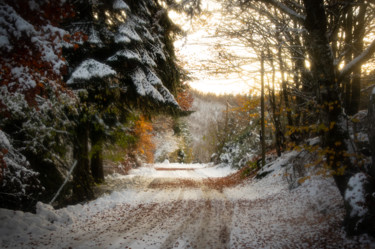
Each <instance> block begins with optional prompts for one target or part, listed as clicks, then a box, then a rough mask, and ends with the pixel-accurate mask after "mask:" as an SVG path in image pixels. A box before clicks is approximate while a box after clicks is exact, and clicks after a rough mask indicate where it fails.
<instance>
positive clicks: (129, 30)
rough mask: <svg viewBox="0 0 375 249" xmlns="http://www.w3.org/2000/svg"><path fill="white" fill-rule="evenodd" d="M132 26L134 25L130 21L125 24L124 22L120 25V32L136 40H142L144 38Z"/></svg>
mask: <svg viewBox="0 0 375 249" xmlns="http://www.w3.org/2000/svg"><path fill="white" fill-rule="evenodd" d="M132 26H133V25H132V23H131V22H130V21H128V22H127V23H125V24H122V25H121V26H120V27H119V33H120V34H123V35H126V36H127V37H129V38H130V39H132V40H134V41H138V42H142V38H141V37H140V36H139V35H138V33H137V32H136V31H135V30H134V28H133V27H132Z"/></svg>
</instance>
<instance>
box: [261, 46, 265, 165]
mask: <svg viewBox="0 0 375 249" xmlns="http://www.w3.org/2000/svg"><path fill="white" fill-rule="evenodd" d="M261 57H262V58H261V70H260V71H261V72H260V73H261V93H260V140H261V146H262V167H263V166H264V165H266V141H265V139H266V138H265V122H264V53H263V52H262V55H261Z"/></svg>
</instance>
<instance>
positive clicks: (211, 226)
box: [0, 152, 375, 249]
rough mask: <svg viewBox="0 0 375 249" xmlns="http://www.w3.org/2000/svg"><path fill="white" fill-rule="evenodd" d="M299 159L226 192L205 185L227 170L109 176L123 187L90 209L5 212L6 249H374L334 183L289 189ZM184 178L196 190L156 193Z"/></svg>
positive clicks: (195, 167)
mask: <svg viewBox="0 0 375 249" xmlns="http://www.w3.org/2000/svg"><path fill="white" fill-rule="evenodd" d="M296 154H297V153H296V152H290V153H286V154H284V155H283V156H282V157H281V158H279V159H278V160H276V161H275V162H274V163H270V164H268V165H267V166H266V167H265V169H264V171H272V173H270V174H269V175H267V176H266V177H264V178H263V179H260V180H255V179H249V180H246V181H244V182H243V183H242V184H240V185H239V186H234V187H231V188H224V189H223V191H218V190H215V189H209V188H208V187H206V186H204V185H202V181H203V180H205V179H209V180H212V179H213V177H219V176H224V175H228V174H230V173H232V172H233V170H231V169H230V168H229V167H218V166H214V165H211V164H176V163H169V162H168V161H165V162H163V163H158V164H154V165H152V164H149V165H145V166H143V167H141V168H138V169H133V170H131V171H130V172H129V175H126V176H124V175H118V174H116V175H110V176H108V177H106V181H107V182H108V184H110V183H112V184H113V187H120V185H121V188H119V189H117V190H116V191H113V192H112V193H110V194H106V195H103V196H102V197H100V198H98V199H96V200H94V201H91V202H88V203H85V204H77V205H74V206H68V207H66V208H62V209H59V210H55V209H53V208H52V207H51V206H50V205H47V204H43V203H40V202H39V203H38V204H37V212H36V214H31V213H24V212H20V211H11V210H7V209H0V247H2V248H50V249H54V248H113V249H117V248H133V249H134V248H172V247H173V248H373V247H374V246H375V240H374V239H373V238H370V237H367V236H365V235H364V236H361V237H353V238H348V237H346V236H345V233H344V231H343V230H342V228H341V225H340V222H341V220H342V218H343V215H344V208H343V205H342V199H341V196H340V194H339V192H338V190H337V187H336V186H335V184H334V181H333V179H332V178H323V177H318V176H314V177H311V178H310V179H309V180H306V181H305V182H304V183H303V184H301V186H300V187H298V188H295V189H293V190H289V189H288V184H287V182H286V181H285V178H284V173H285V167H286V165H285V164H288V162H289V161H288V160H289V159H290V158H292V157H293V156H295V155H296ZM158 169H159V170H158ZM168 169H169V170H168ZM187 169H189V170H187ZM208 177H210V178H208ZM179 179H190V180H195V181H196V182H197V183H198V185H197V186H194V187H191V188H189V187H184V186H176V187H170V188H168V187H163V186H162V187H161V188H155V187H151V186H152V185H153V184H154V183H163V182H164V183H168V182H169V181H173V180H174V181H177V182H178V180H179ZM360 179H361V176H357V177H355V180H353V186H357V184H355V183H356V182H358V181H359V180H360Z"/></svg>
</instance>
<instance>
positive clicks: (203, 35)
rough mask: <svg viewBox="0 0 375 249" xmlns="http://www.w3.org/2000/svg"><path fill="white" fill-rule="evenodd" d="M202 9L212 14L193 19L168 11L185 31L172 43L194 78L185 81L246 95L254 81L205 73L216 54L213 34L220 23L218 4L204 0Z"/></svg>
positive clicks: (212, 90) (201, 88) (196, 86)
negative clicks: (184, 34) (183, 34)
mask: <svg viewBox="0 0 375 249" xmlns="http://www.w3.org/2000/svg"><path fill="white" fill-rule="evenodd" d="M202 9H203V10H208V11H212V12H213V13H212V15H211V16H206V15H203V16H202V17H201V19H200V20H194V21H192V20H190V19H189V18H188V17H184V16H181V15H179V14H176V13H174V12H171V13H169V16H170V18H171V19H172V20H173V21H174V22H175V23H176V24H178V25H180V26H181V27H182V28H183V30H184V31H186V33H187V35H186V36H184V37H182V38H181V39H179V40H177V41H176V42H175V44H174V45H175V48H176V53H177V56H178V58H179V59H180V60H181V61H183V62H184V66H183V67H184V69H186V70H188V71H189V73H190V76H192V77H193V80H192V81H190V82H188V83H189V85H190V86H191V87H192V88H194V89H197V90H199V91H201V92H204V93H207V92H210V93H216V94H224V93H232V94H247V93H248V92H249V90H250V88H251V85H252V84H253V80H252V79H241V78H239V77H238V76H237V75H232V76H223V75H213V74H208V70H212V68H210V63H209V62H208V61H210V60H215V56H216V55H217V53H218V52H217V51H215V44H216V42H217V38H214V37H212V36H213V35H214V34H215V31H216V28H217V27H218V25H219V23H220V18H221V16H220V13H219V12H220V9H221V6H220V5H219V4H218V3H216V2H214V1H211V0H204V1H202ZM199 68H200V69H199Z"/></svg>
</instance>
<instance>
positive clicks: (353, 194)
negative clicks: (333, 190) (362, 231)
mask: <svg viewBox="0 0 375 249" xmlns="http://www.w3.org/2000/svg"><path fill="white" fill-rule="evenodd" d="M365 183H366V175H365V174H364V173H362V172H360V173H357V174H355V175H354V176H352V177H351V178H350V179H349V183H348V188H347V190H346V191H345V200H346V201H347V202H349V203H350V206H351V207H352V211H351V213H350V216H351V217H362V216H364V215H365V214H366V213H367V211H368V210H367V208H365V206H364V205H363V204H364V203H365V202H366V199H365V190H364V184H365Z"/></svg>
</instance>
